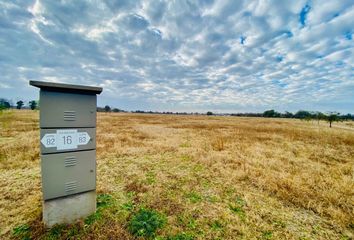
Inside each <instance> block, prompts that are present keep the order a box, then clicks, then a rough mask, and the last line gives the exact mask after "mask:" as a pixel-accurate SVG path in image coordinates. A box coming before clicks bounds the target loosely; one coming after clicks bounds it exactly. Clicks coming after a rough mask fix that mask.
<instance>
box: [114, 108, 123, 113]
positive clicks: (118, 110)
mask: <svg viewBox="0 0 354 240" xmlns="http://www.w3.org/2000/svg"><path fill="white" fill-rule="evenodd" d="M112 112H123V110H121V109H119V108H113V110H112Z"/></svg>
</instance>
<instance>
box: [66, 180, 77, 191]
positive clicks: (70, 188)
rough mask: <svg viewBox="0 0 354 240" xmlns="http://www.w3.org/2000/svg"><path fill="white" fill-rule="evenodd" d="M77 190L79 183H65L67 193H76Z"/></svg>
mask: <svg viewBox="0 0 354 240" xmlns="http://www.w3.org/2000/svg"><path fill="white" fill-rule="evenodd" d="M76 188H77V181H73V182H67V183H65V192H74V191H75V190H76Z"/></svg>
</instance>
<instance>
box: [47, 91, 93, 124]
mask: <svg viewBox="0 0 354 240" xmlns="http://www.w3.org/2000/svg"><path fill="white" fill-rule="evenodd" d="M96 104H97V97H96V95H90V94H78V93H62V92H51V91H44V90H41V91H40V127H41V128H75V127H96Z"/></svg>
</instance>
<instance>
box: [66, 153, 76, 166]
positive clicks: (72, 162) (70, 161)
mask: <svg viewBox="0 0 354 240" xmlns="http://www.w3.org/2000/svg"><path fill="white" fill-rule="evenodd" d="M76 163H77V161H76V157H74V156H72V157H66V158H65V167H72V166H75V165H76Z"/></svg>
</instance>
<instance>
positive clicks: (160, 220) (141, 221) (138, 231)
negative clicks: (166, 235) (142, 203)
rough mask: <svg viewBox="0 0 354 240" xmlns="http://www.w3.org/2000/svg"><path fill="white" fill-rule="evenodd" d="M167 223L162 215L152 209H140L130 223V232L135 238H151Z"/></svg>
mask: <svg viewBox="0 0 354 240" xmlns="http://www.w3.org/2000/svg"><path fill="white" fill-rule="evenodd" d="M165 223H166V219H165V216H163V215H162V214H160V213H158V212H157V211H155V210H152V209H145V208H140V210H139V211H138V212H137V213H136V214H135V215H134V216H133V217H132V218H131V220H130V221H129V224H128V230H129V232H130V233H131V234H133V235H135V236H139V237H147V238H151V237H153V236H155V233H156V231H157V230H158V229H160V228H162V227H163V226H164V225H165Z"/></svg>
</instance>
